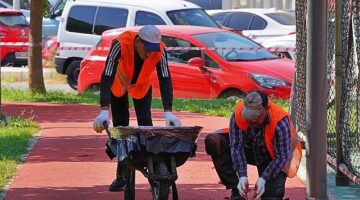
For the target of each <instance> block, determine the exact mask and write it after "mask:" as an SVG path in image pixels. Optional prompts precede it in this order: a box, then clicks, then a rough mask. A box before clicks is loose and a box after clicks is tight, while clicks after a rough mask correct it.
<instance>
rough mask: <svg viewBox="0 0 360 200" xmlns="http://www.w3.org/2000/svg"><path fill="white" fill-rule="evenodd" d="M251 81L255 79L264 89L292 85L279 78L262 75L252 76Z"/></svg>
mask: <svg viewBox="0 0 360 200" xmlns="http://www.w3.org/2000/svg"><path fill="white" fill-rule="evenodd" d="M249 76H250V78H251V79H253V80H254V81H255V82H256V83H257V84H258V85H260V86H261V87H264V88H269V89H274V87H277V86H282V87H284V86H291V84H290V83H288V82H286V81H283V80H281V79H278V78H274V77H271V76H266V75H261V74H250V75H249Z"/></svg>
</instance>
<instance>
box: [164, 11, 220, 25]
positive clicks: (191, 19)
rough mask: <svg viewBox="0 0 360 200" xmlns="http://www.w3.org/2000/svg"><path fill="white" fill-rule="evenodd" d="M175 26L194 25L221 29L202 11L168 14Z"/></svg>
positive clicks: (172, 12) (170, 12) (171, 12)
mask: <svg viewBox="0 0 360 200" xmlns="http://www.w3.org/2000/svg"><path fill="white" fill-rule="evenodd" d="M167 15H168V16H169V18H170V19H171V21H172V22H173V23H174V25H193V26H208V27H217V28H218V27H219V25H218V24H217V23H216V22H215V20H213V19H212V18H211V17H210V16H209V15H208V14H207V13H206V12H205V11H204V10H202V9H185V10H184V9H183V10H174V11H169V12H167Z"/></svg>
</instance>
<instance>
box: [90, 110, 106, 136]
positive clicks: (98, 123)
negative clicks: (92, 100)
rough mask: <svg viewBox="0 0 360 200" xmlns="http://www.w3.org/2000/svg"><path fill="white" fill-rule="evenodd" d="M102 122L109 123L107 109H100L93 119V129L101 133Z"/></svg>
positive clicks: (102, 128)
mask: <svg viewBox="0 0 360 200" xmlns="http://www.w3.org/2000/svg"><path fill="white" fill-rule="evenodd" d="M104 122H106V123H107V124H110V117H109V110H101V111H100V114H99V115H98V116H97V117H96V118H95V119H94V124H93V127H94V130H95V131H96V132H97V133H101V132H102V131H103V130H104Z"/></svg>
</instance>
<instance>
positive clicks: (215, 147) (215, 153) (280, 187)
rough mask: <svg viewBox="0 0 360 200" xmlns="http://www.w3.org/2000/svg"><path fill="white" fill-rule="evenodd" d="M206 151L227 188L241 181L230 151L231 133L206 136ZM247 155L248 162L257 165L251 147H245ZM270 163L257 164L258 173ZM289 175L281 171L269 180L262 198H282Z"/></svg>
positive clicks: (231, 187) (234, 186) (274, 199)
mask: <svg viewBox="0 0 360 200" xmlns="http://www.w3.org/2000/svg"><path fill="white" fill-rule="evenodd" d="M205 150H206V153H207V154H209V155H210V156H211V159H212V161H213V163H214V166H215V170H216V173H217V174H218V176H219V178H220V180H221V183H222V184H224V185H225V187H226V189H233V188H236V187H237V184H238V182H239V179H238V176H237V174H236V172H235V170H234V168H233V162H232V159H231V152H230V141H229V135H228V134H223V133H211V134H208V135H207V136H206V138H205ZM245 157H246V161H247V163H248V164H251V165H256V164H255V161H254V157H253V155H252V153H251V151H250V150H249V149H245ZM268 164H269V163H265V164H263V165H261V166H257V170H258V175H259V176H260V175H261V174H262V173H263V171H264V170H265V169H266V167H267V166H268ZM286 178H287V175H286V174H285V173H284V172H280V173H279V174H278V175H277V176H276V177H275V178H273V179H271V180H269V181H267V182H266V184H265V192H264V194H263V195H262V197H261V199H263V200H278V199H279V200H281V199H282V198H283V197H284V194H285V181H286Z"/></svg>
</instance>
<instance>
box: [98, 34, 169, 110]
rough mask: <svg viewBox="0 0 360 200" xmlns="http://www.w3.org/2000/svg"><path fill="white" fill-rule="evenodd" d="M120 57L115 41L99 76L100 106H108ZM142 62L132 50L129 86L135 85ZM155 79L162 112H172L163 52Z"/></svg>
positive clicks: (167, 68)
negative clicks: (132, 65) (132, 67)
mask: <svg viewBox="0 0 360 200" xmlns="http://www.w3.org/2000/svg"><path fill="white" fill-rule="evenodd" d="M120 56H121V46H120V43H119V41H115V42H114V43H113V44H112V46H111V49H110V52H109V55H108V57H107V59H106V62H105V69H104V71H103V73H102V75H101V84H100V106H101V107H104V106H109V104H110V98H111V85H112V84H113V82H114V79H115V74H116V70H117V66H118V60H119V58H120ZM143 63H144V60H142V59H141V58H140V56H139V55H138V53H137V52H136V51H135V49H134V73H133V77H132V79H131V84H134V83H136V81H137V79H138V77H139V74H140V72H141V69H142V65H143ZM156 71H157V77H158V80H159V85H160V93H161V99H162V103H163V107H164V110H172V101H173V88H172V82H171V76H170V72H169V67H168V62H167V55H166V51H165V50H164V52H163V55H162V57H161V60H160V61H159V63H158V64H157V65H156Z"/></svg>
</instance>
